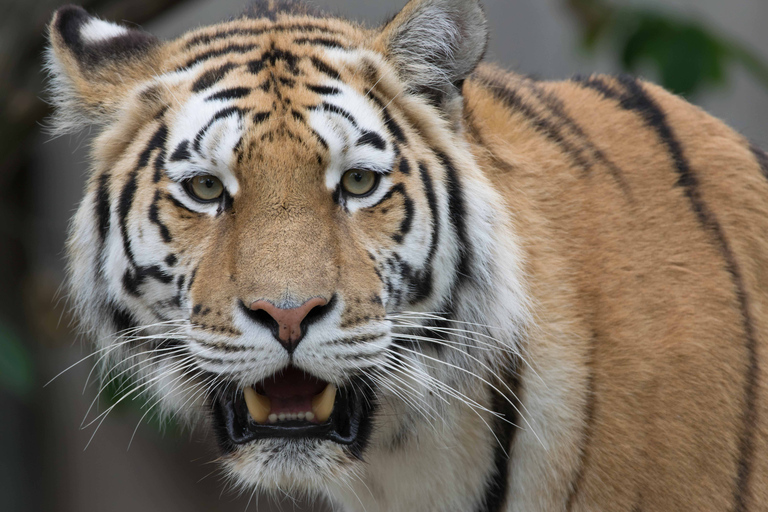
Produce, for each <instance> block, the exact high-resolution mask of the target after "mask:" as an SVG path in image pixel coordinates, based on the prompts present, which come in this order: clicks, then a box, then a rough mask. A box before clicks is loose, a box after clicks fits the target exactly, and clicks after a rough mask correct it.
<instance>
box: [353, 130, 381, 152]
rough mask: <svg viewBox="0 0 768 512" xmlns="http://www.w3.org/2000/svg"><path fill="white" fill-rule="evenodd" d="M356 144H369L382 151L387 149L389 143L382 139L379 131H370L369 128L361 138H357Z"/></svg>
mask: <svg viewBox="0 0 768 512" xmlns="http://www.w3.org/2000/svg"><path fill="white" fill-rule="evenodd" d="M355 145H356V146H364V145H369V146H373V147H375V148H376V149H378V150H380V151H384V150H385V149H387V143H386V142H384V139H382V138H381V136H380V135H379V134H378V133H376V132H372V131H368V130H366V131H364V132H363V134H362V135H361V136H360V138H359V139H357V142H356V143H355Z"/></svg>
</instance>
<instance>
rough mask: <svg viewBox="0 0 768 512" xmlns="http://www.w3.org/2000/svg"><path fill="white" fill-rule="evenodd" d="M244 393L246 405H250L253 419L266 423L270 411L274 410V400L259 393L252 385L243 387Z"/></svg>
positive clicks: (249, 408)
mask: <svg viewBox="0 0 768 512" xmlns="http://www.w3.org/2000/svg"><path fill="white" fill-rule="evenodd" d="M243 395H245V405H246V406H247V407H248V412H249V413H250V414H251V418H253V421H255V422H256V423H266V422H267V419H268V418H269V411H270V410H272V402H270V400H269V398H267V397H265V396H263V395H260V394H258V393H257V392H256V391H254V390H253V388H252V387H247V388H245V389H243Z"/></svg>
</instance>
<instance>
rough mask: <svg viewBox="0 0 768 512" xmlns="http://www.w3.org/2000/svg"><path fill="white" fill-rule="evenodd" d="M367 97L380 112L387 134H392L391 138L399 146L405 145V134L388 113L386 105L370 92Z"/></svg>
mask: <svg viewBox="0 0 768 512" xmlns="http://www.w3.org/2000/svg"><path fill="white" fill-rule="evenodd" d="M368 97H369V98H371V99H372V100H373V102H374V103H376V105H378V106H379V109H380V110H381V115H382V117H383V118H384V124H385V125H386V127H387V129H388V130H389V133H391V134H392V136H393V137H394V138H395V140H397V142H399V143H400V144H406V143H407V140H406V138H405V134H404V133H403V130H402V129H401V128H400V125H399V124H397V122H396V121H395V120H394V119H392V116H391V115H390V113H389V109H388V108H387V105H385V104H384V102H383V101H381V99H380V98H379V97H378V96H377V95H376V94H374V93H373V92H372V91H368Z"/></svg>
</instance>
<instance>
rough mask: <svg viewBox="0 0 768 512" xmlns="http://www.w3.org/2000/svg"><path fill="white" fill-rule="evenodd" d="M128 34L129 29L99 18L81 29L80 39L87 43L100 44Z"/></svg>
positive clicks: (89, 21) (93, 19) (91, 20)
mask: <svg viewBox="0 0 768 512" xmlns="http://www.w3.org/2000/svg"><path fill="white" fill-rule="evenodd" d="M127 33H128V29H127V28H125V27H121V26H120V25H116V24H114V23H110V22H109V21H103V20H100V19H98V18H91V19H90V20H88V21H87V22H86V23H84V24H83V26H82V27H81V28H80V37H81V38H82V39H83V41H84V42H86V43H100V42H103V41H107V40H108V39H112V38H115V37H119V36H122V35H125V34H127Z"/></svg>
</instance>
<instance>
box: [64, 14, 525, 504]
mask: <svg viewBox="0 0 768 512" xmlns="http://www.w3.org/2000/svg"><path fill="white" fill-rule="evenodd" d="M259 9H260V10H259ZM485 40H486V30H485V19H484V17H483V15H482V11H481V10H480V8H479V6H478V5H477V3H476V2H474V1H467V2H463V1H458V0H456V1H436V0H414V1H413V2H411V3H410V4H409V5H408V6H407V7H406V8H405V9H404V10H403V12H402V13H401V14H400V15H398V16H397V17H395V18H394V19H393V20H392V21H391V22H390V23H388V24H387V25H386V26H384V27H383V28H382V29H377V30H367V29H364V28H362V27H359V26H356V25H352V24H350V23H348V22H345V21H342V20H337V19H331V18H325V17H313V16H309V15H308V11H306V9H304V8H303V7H301V6H296V5H293V4H287V5H283V6H282V7H281V6H276V5H273V3H272V2H269V3H268V4H266V5H263V6H261V7H257V9H256V13H255V15H251V16H245V17H243V18H240V19H237V20H235V21H231V22H228V23H223V24H220V25H215V26H211V27H205V28H202V29H199V30H196V31H193V32H190V33H188V34H185V35H183V36H181V37H180V38H178V39H176V40H173V41H169V42H160V41H158V40H156V39H155V38H154V37H152V36H150V35H148V34H145V33H144V32H140V31H137V30H129V29H126V28H124V27H122V26H119V25H115V24H112V23H108V22H105V21H102V20H99V19H97V18H95V17H92V16H90V15H88V14H87V13H86V12H85V11H83V10H82V9H79V8H76V7H65V8H62V9H60V10H59V11H58V12H57V13H56V15H55V17H54V20H53V21H52V24H51V51H50V59H49V67H50V70H51V74H52V84H53V100H54V102H55V103H56V104H57V106H58V114H57V118H56V123H57V125H56V126H57V129H59V130H60V131H67V130H71V129H76V128H80V127H82V126H84V125H86V124H93V125H97V126H99V127H100V128H101V131H100V133H99V135H98V137H97V139H96V141H95V143H94V150H93V174H92V177H91V179H90V181H89V184H88V187H87V191H86V196H85V198H84V200H83V202H82V204H81V206H80V208H79V210H78V213H77V215H76V217H75V220H74V223H73V227H72V232H71V237H70V240H69V245H68V254H69V265H70V285H71V289H72V292H73V297H74V301H75V304H76V308H77V310H78V312H79V314H80V317H81V319H82V322H83V324H84V326H85V327H86V328H87V329H88V330H89V331H90V332H91V335H92V337H93V339H95V340H98V343H100V344H101V346H100V348H101V349H103V350H104V351H105V353H108V354H109V359H110V360H111V361H112V362H113V363H112V365H113V366H114V367H115V368H117V369H118V370H122V371H128V372H130V373H132V374H135V378H136V387H135V388H134V389H133V390H131V392H130V393H129V395H133V394H141V393H144V394H146V395H147V396H148V397H150V401H157V402H159V405H158V407H160V408H161V410H162V411H164V412H166V413H168V414H173V415H176V416H177V417H181V418H184V419H185V420H187V421H189V422H199V421H202V422H206V423H209V424H210V425H211V426H212V427H213V429H214V431H215V432H216V436H217V439H218V441H219V444H220V447H221V450H222V455H223V456H222V460H223V463H224V465H225V466H226V468H228V470H229V471H231V473H232V474H233V475H234V476H235V477H236V478H237V479H238V480H239V481H240V482H241V483H243V484H244V485H248V486H253V485H257V486H261V487H263V488H266V489H283V490H285V489H299V490H311V491H315V490H325V489H328V488H329V487H333V488H336V487H343V486H344V485H345V482H347V481H349V480H350V479H354V478H355V477H356V474H357V473H358V472H359V471H361V464H363V462H362V461H364V460H366V461H367V460H375V457H376V455H375V454H376V453H377V452H378V451H382V450H384V451H386V450H392V449H393V448H392V447H393V446H402V445H405V444H407V443H406V441H405V440H406V439H407V438H408V437H409V436H411V435H413V436H434V435H436V434H435V432H437V430H442V431H443V434H442V435H444V436H446V438H448V439H449V440H450V439H451V434H450V432H451V431H452V430H455V432H456V434H455V435H456V436H459V435H460V434H458V432H459V431H460V429H459V428H458V427H457V425H460V424H462V423H465V422H466V421H468V420H467V417H468V416H469V417H471V418H475V416H476V417H477V418H479V421H482V422H483V423H486V424H487V423H488V422H493V420H494V413H493V412H492V411H491V398H490V394H489V391H488V386H487V385H486V384H488V382H489V380H490V379H491V378H492V377H491V376H493V375H494V372H495V370H496V369H498V368H501V367H505V366H508V362H509V361H511V360H512V359H513V355H514V353H515V350H516V345H515V336H516V332H517V329H519V328H521V326H523V325H525V323H526V313H525V311H526V308H525V303H526V299H525V292H524V286H523V284H522V277H521V275H520V271H519V268H518V267H519V261H518V259H517V256H516V255H517V252H518V251H517V248H516V246H515V242H514V238H512V237H509V236H506V235H505V236H504V238H503V239H500V238H499V237H497V236H496V233H497V232H498V230H499V229H502V228H504V229H506V228H507V227H508V219H506V218H504V217H503V215H502V214H501V213H500V212H502V211H503V208H501V207H500V206H499V205H500V199H499V197H498V196H497V194H496V192H495V191H494V190H493V188H492V187H491V186H490V185H489V184H488V182H487V181H485V179H484V178H483V177H482V176H481V175H480V173H479V172H478V171H477V169H476V166H475V164H474V160H473V158H472V156H471V155H470V153H469V151H468V150H467V147H466V142H465V141H464V138H463V135H462V133H461V127H460V123H459V117H458V116H459V115H460V111H461V93H460V92H461V85H462V82H463V80H464V78H465V77H466V76H467V75H468V74H469V73H470V72H471V71H472V69H473V68H474V67H475V65H476V64H477V62H478V61H479V59H480V57H481V56H482V53H483V51H484V48H485ZM494 275H505V276H508V279H507V280H506V281H505V282H504V283H499V282H496V281H495V280H494V278H493V277H492V276H494ZM458 319H462V323H457V322H458V321H459V320H458ZM489 325H504V326H508V327H507V328H505V329H504V330H503V331H497V332H491V330H490V328H489V327H488V326H489ZM477 478H480V479H482V478H485V476H484V474H479V475H478V477H477Z"/></svg>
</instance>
